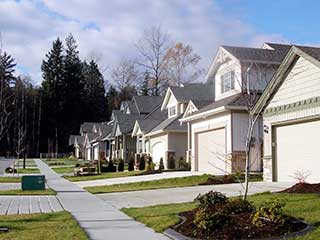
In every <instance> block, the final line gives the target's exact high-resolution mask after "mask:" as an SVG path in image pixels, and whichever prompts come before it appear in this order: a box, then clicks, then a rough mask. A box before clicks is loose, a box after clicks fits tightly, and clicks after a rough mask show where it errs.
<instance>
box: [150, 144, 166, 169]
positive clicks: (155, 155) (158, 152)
mask: <svg viewBox="0 0 320 240" xmlns="http://www.w3.org/2000/svg"><path fill="white" fill-rule="evenodd" d="M164 155H165V147H164V143H163V142H157V143H155V144H154V145H152V160H153V162H154V163H155V164H156V165H159V163H160V158H162V159H163V163H164V164H165V160H164Z"/></svg>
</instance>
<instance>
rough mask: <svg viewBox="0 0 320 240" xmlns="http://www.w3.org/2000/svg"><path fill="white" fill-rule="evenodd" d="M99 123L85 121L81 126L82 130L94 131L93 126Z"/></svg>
mask: <svg viewBox="0 0 320 240" xmlns="http://www.w3.org/2000/svg"><path fill="white" fill-rule="evenodd" d="M95 124H99V123H98V122H84V123H82V124H81V126H80V131H81V132H83V133H88V132H92V130H93V126H94V125H95Z"/></svg>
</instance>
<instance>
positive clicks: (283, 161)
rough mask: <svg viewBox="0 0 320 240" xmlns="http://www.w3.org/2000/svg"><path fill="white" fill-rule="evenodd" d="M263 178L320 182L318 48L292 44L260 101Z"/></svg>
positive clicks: (258, 107) (255, 110)
mask: <svg viewBox="0 0 320 240" xmlns="http://www.w3.org/2000/svg"><path fill="white" fill-rule="evenodd" d="M254 112H255V113H258V114H259V113H261V112H262V113H263V127H264V150H263V153H264V156H263V166H264V169H263V176H264V180H266V181H285V182H293V181H297V179H298V178H299V177H303V178H305V177H306V181H307V182H319V181H320V161H319V152H318V147H319V140H318V136H320V48H312V47H302V46H293V47H292V48H291V49H290V51H289V52H288V54H287V56H286V57H285V59H284V61H283V62H282V64H281V65H280V67H279V69H278V71H277V73H276V74H275V75H274V77H273V79H272V80H271V81H270V83H269V85H268V86H267V88H266V90H265V92H264V93H263V95H262V96H261V98H260V99H259V101H258V103H257V105H256V107H255V109H254Z"/></svg>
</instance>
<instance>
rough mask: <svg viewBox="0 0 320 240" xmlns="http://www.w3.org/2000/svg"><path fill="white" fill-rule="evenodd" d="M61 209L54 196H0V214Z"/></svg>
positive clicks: (48, 211) (46, 211)
mask: <svg viewBox="0 0 320 240" xmlns="http://www.w3.org/2000/svg"><path fill="white" fill-rule="evenodd" d="M59 211H63V208H62V206H61V205H60V203H59V201H58V200H57V198H56V196H1V197H0V215H10V214H28V213H51V212H59Z"/></svg>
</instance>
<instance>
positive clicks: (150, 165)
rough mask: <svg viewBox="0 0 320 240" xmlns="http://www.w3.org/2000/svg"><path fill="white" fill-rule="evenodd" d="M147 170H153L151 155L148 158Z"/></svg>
mask: <svg viewBox="0 0 320 240" xmlns="http://www.w3.org/2000/svg"><path fill="white" fill-rule="evenodd" d="M147 171H148V172H152V171H154V163H153V161H152V157H149V158H148V164H147Z"/></svg>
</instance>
